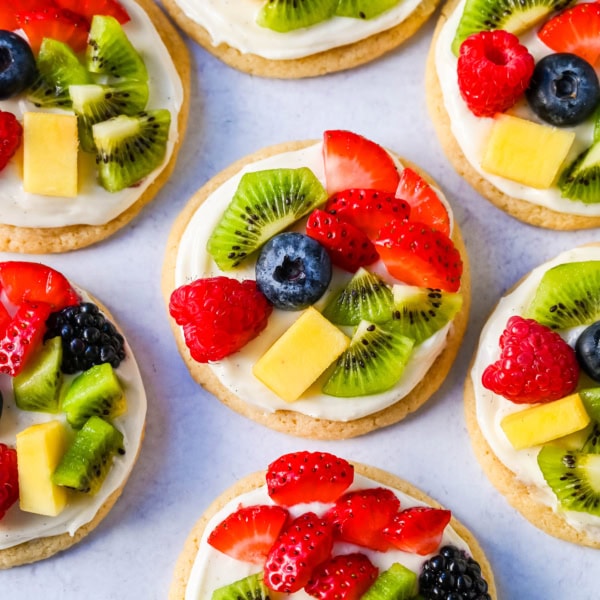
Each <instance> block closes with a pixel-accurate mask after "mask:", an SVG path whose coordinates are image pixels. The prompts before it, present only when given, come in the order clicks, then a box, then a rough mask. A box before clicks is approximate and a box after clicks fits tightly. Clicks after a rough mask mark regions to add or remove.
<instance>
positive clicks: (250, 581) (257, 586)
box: [212, 572, 273, 600]
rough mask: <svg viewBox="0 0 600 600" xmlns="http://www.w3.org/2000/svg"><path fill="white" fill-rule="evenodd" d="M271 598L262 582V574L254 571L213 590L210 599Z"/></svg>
mask: <svg viewBox="0 0 600 600" xmlns="http://www.w3.org/2000/svg"><path fill="white" fill-rule="evenodd" d="M270 598H273V596H271V592H269V590H268V588H267V586H266V585H265V584H264V583H263V574H262V572H261V573H255V574H254V575H248V577H244V578H243V579H240V580H238V581H234V582H233V583H230V584H228V585H224V586H223V587H220V588H218V589H216V590H215V591H214V592H213V595H212V600H240V599H243V600H269V599H270Z"/></svg>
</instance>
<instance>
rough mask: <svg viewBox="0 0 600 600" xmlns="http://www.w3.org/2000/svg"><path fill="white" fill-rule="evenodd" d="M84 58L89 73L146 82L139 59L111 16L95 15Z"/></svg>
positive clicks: (143, 65) (143, 68)
mask: <svg viewBox="0 0 600 600" xmlns="http://www.w3.org/2000/svg"><path fill="white" fill-rule="evenodd" d="M85 58H86V64H87V68H88V70H89V71H90V73H98V74H101V75H107V76H108V77H110V78H115V79H117V80H125V79H129V80H135V81H148V71H147V69H146V65H145V64H144V61H143V59H142V57H141V56H140V55H139V53H138V51H137V50H136V49H135V48H134V47H133V44H132V43H131V42H130V41H129V38H128V37H127V35H126V34H125V32H124V31H123V28H122V27H121V25H120V23H119V22H118V21H117V20H116V19H115V18H114V17H110V16H108V15H95V16H94V18H93V19H92V24H91V27H90V33H89V37H88V46H87V49H86V54H85Z"/></svg>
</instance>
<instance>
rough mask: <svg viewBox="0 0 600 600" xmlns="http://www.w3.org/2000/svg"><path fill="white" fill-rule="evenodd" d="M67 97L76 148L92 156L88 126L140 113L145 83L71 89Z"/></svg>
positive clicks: (146, 94)
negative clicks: (76, 135)
mask: <svg viewBox="0 0 600 600" xmlns="http://www.w3.org/2000/svg"><path fill="white" fill-rule="evenodd" d="M69 96H70V97H71V101H72V105H73V110H74V111H75V114H76V115H77V129H78V132H79V143H80V146H81V148H82V149H83V150H84V151H85V152H94V151H95V150H96V146H95V145H94V138H93V136H92V125H95V124H96V123H99V122H100V121H106V120H107V119H110V118H112V117H116V116H118V115H121V114H123V115H135V114H136V113H138V112H140V111H142V110H144V108H146V103H147V102H148V84H147V83H146V82H145V81H123V82H120V83H115V84H113V85H101V84H93V83H91V84H87V85H71V86H69Z"/></svg>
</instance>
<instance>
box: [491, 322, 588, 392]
mask: <svg viewBox="0 0 600 600" xmlns="http://www.w3.org/2000/svg"><path fill="white" fill-rule="evenodd" d="M500 350H501V353H500V358H499V359H498V360H497V361H496V362H495V363H493V364H491V365H489V366H488V367H487V368H486V369H485V371H484V372H483V376H482V378H481V380H482V383H483V386H484V387H485V388H487V389H489V390H491V391H492V392H494V393H496V394H500V395H501V396H504V397H505V398H506V399H507V400H510V401H511V402H515V403H516V404H529V403H534V402H550V401H551V400H558V399H559V398H563V397H564V396H568V395H569V394H570V393H571V392H573V391H574V390H575V387H576V386H577V380H578V378H579V365H578V363H577V358H576V357H575V351H574V350H573V348H571V346H569V345H568V344H567V343H566V342H565V341H564V340H563V339H562V338H561V337H560V336H559V335H558V333H556V332H554V331H552V330H551V329H549V328H548V327H546V326H544V325H540V323H538V322H537V321H534V320H533V319H524V318H523V317H519V316H515V317H511V318H510V319H509V320H508V323H507V324H506V329H505V330H504V331H503V333H502V335H501V336H500Z"/></svg>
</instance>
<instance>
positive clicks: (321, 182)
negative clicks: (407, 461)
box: [163, 130, 470, 439]
mask: <svg viewBox="0 0 600 600" xmlns="http://www.w3.org/2000/svg"><path fill="white" fill-rule="evenodd" d="M467 267H468V265H467V257H466V253H465V249H464V245H463V242H462V240H461V236H460V231H459V228H458V226H457V224H456V222H455V221H454V219H453V217H452V211H451V209H450V206H449V205H448V203H447V202H446V200H445V198H444V196H443V194H442V192H441V191H440V190H439V189H438V188H437V187H435V186H434V184H433V183H431V182H428V181H426V180H425V179H424V178H423V176H422V175H421V174H419V172H418V171H417V170H416V169H415V168H412V167H410V166H404V165H403V164H402V163H401V162H400V159H398V157H397V156H395V155H394V154H392V153H390V152H388V151H386V150H385V149H383V148H382V147H381V146H379V145H378V144H376V143H375V142H373V141H371V140H368V139H366V138H364V137H362V136H360V135H358V134H356V133H353V132H350V131H342V130H335V131H327V132H325V134H324V136H323V140H322V141H312V142H296V143H288V144H284V145H280V146H276V147H271V148H267V149H266V150H263V151H261V152H258V153H257V154H254V155H252V156H249V157H246V158H244V159H242V160H241V161H239V162H237V163H235V164H234V165H232V166H231V167H229V168H228V169H226V170H225V171H223V172H222V173H220V174H219V175H217V176H216V177H215V178H213V179H212V180H211V181H209V182H208V183H207V184H206V185H205V186H204V187H202V188H201V189H200V190H199V191H198V192H197V193H196V194H195V195H194V196H193V197H192V199H191V200H190V202H189V203H188V205H187V207H186V208H185V209H184V211H183V212H182V213H181V214H180V216H179V217H178V218H177V220H176V222H175V224H174V226H173V229H172V232H171V235H170V238H169V242H168V249H167V256H166V260H165V265H164V268H163V292H164V294H165V297H166V299H167V301H168V302H169V312H170V315H171V317H172V319H171V325H172V327H173V330H174V333H175V337H176V340H177V344H178V347H179V350H180V352H181V354H182V356H183V358H184V360H185V362H186V364H187V366H188V368H189V369H190V371H191V373H192V376H193V377H194V379H195V380H196V381H198V382H199V383H201V384H202V385H203V386H205V387H206V389H207V390H209V391H210V392H212V393H213V394H215V395H216V396H217V397H218V398H219V399H220V400H221V401H222V402H224V403H225V404H226V405H228V406H229V407H231V408H233V409H234V410H236V411H238V412H240V413H241V414H244V415H246V416H249V417H250V418H252V419H254V420H256V421H259V422H261V423H263V424H266V425H268V426H269V427H272V428H274V429H277V430H280V431H285V432H287V433H291V434H294V435H300V436H306V437H312V438H324V439H335V438H346V437H352V436H356V435H361V434H364V433H367V432H369V431H371V430H374V429H377V428H379V427H383V426H385V425H389V424H391V423H395V422H397V421H399V420H401V419H403V418H404V417H405V416H406V415H407V414H408V413H410V412H412V411H414V410H416V409H417V408H418V407H419V406H421V405H422V404H423V403H424V402H425V401H426V400H427V399H428V398H429V397H430V396H431V395H432V394H433V393H434V392H435V390H437V388H438V387H439V386H440V385H441V383H442V382H443V380H444V378H445V377H446V374H447V373H448V370H449V369H450V366H451V364H452V362H453V360H454V357H455V356H456V353H457V351H458V347H459V345H460V342H461V339H462V337H463V334H464V330H465V327H466V322H467V316H468V308H469V303H470V288H469V275H468V268H467Z"/></svg>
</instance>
